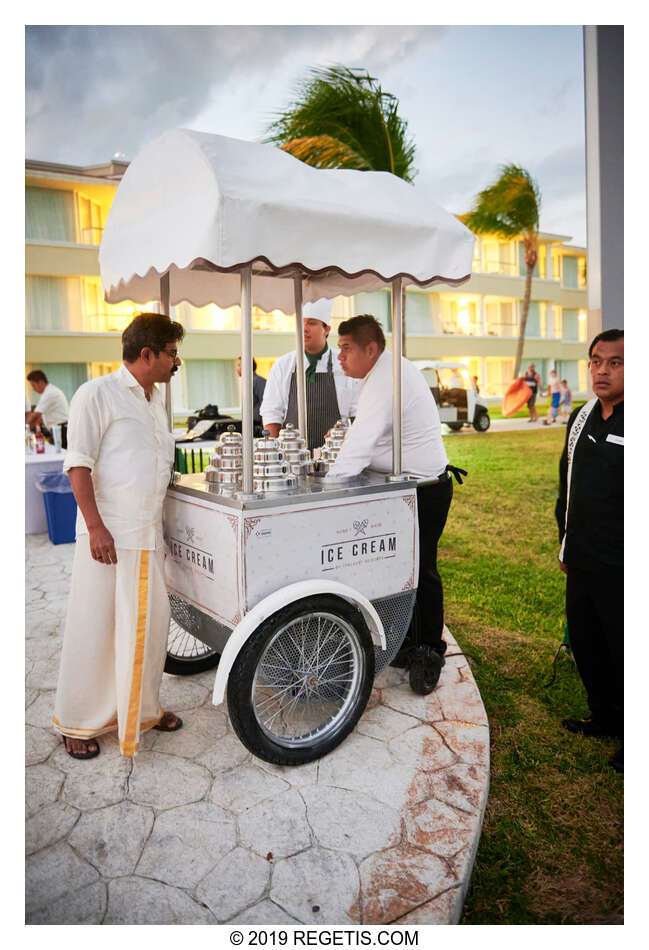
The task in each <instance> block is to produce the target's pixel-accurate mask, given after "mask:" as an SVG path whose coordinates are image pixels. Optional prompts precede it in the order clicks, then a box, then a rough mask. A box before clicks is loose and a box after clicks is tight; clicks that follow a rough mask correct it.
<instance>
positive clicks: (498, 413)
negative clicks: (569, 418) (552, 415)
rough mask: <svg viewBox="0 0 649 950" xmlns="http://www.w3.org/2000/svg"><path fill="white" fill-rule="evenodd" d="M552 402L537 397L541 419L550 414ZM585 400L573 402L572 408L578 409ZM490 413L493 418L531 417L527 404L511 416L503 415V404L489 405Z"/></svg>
mask: <svg viewBox="0 0 649 950" xmlns="http://www.w3.org/2000/svg"><path fill="white" fill-rule="evenodd" d="M549 404H550V400H549V399H537V400H536V414H537V416H538V417H539V419H544V418H545V417H546V416H547V414H548V406H549ZM583 404H584V400H583V399H578V400H577V401H576V402H573V404H572V408H573V409H576V408H577V406H583ZM489 415H490V417H491V418H492V419H505V418H507V419H529V417H530V411H529V409H528V408H527V406H523V408H522V409H519V410H518V411H517V412H513V413H512V414H511V416H503V410H502V405H499V406H489Z"/></svg>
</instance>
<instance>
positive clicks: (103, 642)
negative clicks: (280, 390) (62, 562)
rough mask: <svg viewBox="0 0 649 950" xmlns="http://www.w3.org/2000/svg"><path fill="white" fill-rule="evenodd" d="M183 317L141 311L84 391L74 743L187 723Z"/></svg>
mask: <svg viewBox="0 0 649 950" xmlns="http://www.w3.org/2000/svg"><path fill="white" fill-rule="evenodd" d="M182 336H183V328H182V327H181V326H180V324H178V323H174V322H172V321H171V320H169V318H168V317H165V316H163V315H158V314H140V315H139V316H138V317H136V318H135V320H133V322H132V323H131V324H130V325H129V326H128V327H127V328H126V330H125V331H124V334H123V336H122V344H123V354H124V363H123V364H122V366H120V368H119V369H118V370H117V371H116V372H114V373H110V374H109V375H107V376H102V377H100V378H99V379H93V380H91V381H89V382H87V383H85V384H84V385H83V386H81V387H80V388H79V389H78V390H77V392H76V393H75V395H74V397H73V399H72V402H71V406H70V420H69V428H68V451H67V455H66V459H65V462H64V471H66V472H68V474H69V477H70V481H71V483H72V487H73V490H74V493H75V497H76V499H77V503H78V506H79V510H78V514H77V545H76V551H75V558H74V565H73V570H72V586H71V591H70V600H69V604H68V613H67V619H66V626H65V636H64V641H63V652H62V656H61V667H60V672H59V683H58V689H57V694H56V704H55V710H54V717H53V724H54V728H55V729H56V730H57V731H58V732H60V733H61V734H62V735H63V736H66V737H68V738H67V739H66V740H65V742H66V748H67V750H68V752H69V753H70V754H71V755H73V756H74V757H77V758H91V757H93V756H94V755H97V754H98V751H99V746H98V744H97V743H96V742H94V741H91V740H93V739H94V738H95V737H97V736H100V735H102V734H103V733H106V732H110V731H113V730H117V734H118V738H119V743H120V749H121V752H122V754H123V755H126V756H133V755H135V754H136V752H137V750H138V745H139V741H140V735H141V733H142V732H143V731H144V730H146V729H149V728H151V727H153V726H156V727H157V728H161V729H164V730H165V731H173V730H174V729H176V728H179V726H180V725H181V724H182V723H181V721H180V720H179V719H178V717H176V716H174V714H173V713H164V711H163V710H162V709H161V708H160V705H159V702H158V693H159V689H160V682H161V678H162V672H163V667H164V661H165V656H166V648H167V634H168V629H169V601H168V597H167V592H166V588H165V583H164V575H163V560H164V549H163V537H162V505H163V501H164V497H165V493H166V488H167V485H168V483H169V479H170V476H171V472H172V469H173V459H174V439H173V436H172V435H171V433H170V432H169V429H168V425H167V418H166V412H165V406H164V400H163V397H162V395H161V393H160V391H159V390H158V388H157V387H156V385H155V383H159V382H169V381H170V379H171V376H172V375H173V373H174V372H175V371H176V369H177V367H178V365H179V364H180V360H179V358H178V355H177V343H178V341H180V340H181V339H182Z"/></svg>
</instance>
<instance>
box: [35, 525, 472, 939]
mask: <svg viewBox="0 0 649 950" xmlns="http://www.w3.org/2000/svg"><path fill="white" fill-rule="evenodd" d="M73 553H74V545H73V544H67V545H57V546H54V545H52V544H51V543H50V541H49V539H48V537H47V535H32V536H28V537H27V538H26V556H27V624H26V626H27V630H26V635H27V641H26V652H27V660H26V693H25V703H26V723H27V726H26V761H27V779H26V854H27V863H26V876H27V879H26V902H27V907H26V919H27V922H28V923H32V924H38V923H42V924H57V923H60V924H84V923H85V924H90V923H94V924H99V923H105V924H140V923H141V924H168V923H178V924H194V923H195V924H216V923H224V922H227V923H229V924H235V923H241V924H259V925H263V924H298V923H302V924H341V925H342V924H350V923H353V924H359V923H364V924H432V923H442V924H444V923H456V922H457V920H458V919H459V916H460V914H461V910H462V904H463V900H464V895H465V893H466V889H467V887H468V883H469V878H470V875H471V868H472V866H473V859H474V857H475V851H476V848H477V844H478V839H479V836H480V829H481V826H482V817H483V813H484V808H485V804H486V798H487V791H488V784H489V728H488V723H487V718H486V715H485V711H484V707H483V705H482V701H481V699H480V695H479V693H478V690H477V687H476V685H475V682H474V680H473V676H472V674H471V670H470V668H469V665H468V663H467V661H466V660H465V658H464V657H462V656H449V657H448V659H447V663H446V666H445V667H444V670H443V671H442V677H441V680H440V684H439V686H438V688H437V689H436V690H435V692H434V693H433V694H432V695H430V696H428V697H422V696H417V695H415V694H414V693H412V691H411V690H410V688H409V686H408V684H407V680H406V677H405V674H404V672H403V671H402V670H396V669H391V668H389V669H388V670H386V671H385V672H384V673H383V674H381V676H379V677H378V678H377V680H376V684H375V689H374V690H373V692H372V696H371V699H370V703H369V705H368V708H367V710H366V712H365V714H364V715H363V716H362V718H361V720H360V722H359V724H358V725H357V727H356V729H355V730H354V732H353V733H352V734H351V735H350V736H349V737H348V738H347V739H346V740H345V742H343V743H342V745H341V746H339V747H338V748H337V749H336V750H335V751H334V752H333V753H331V754H330V755H328V756H326V757H325V758H323V759H321V760H320V761H319V762H314V763H311V764H310V765H306V766H301V767H297V768H288V767H280V766H273V765H269V764H268V763H265V762H261V761H259V760H257V759H255V758H254V757H253V756H251V755H250V754H249V753H248V751H247V750H246V749H245V748H244V747H243V746H242V745H241V743H240V742H239V740H238V738H237V737H236V735H235V734H234V732H233V730H232V728H231V726H230V722H229V719H228V716H227V711H226V709H225V708H224V707H216V706H213V705H212V702H211V691H212V684H213V681H214V671H211V672H207V673H202V674H199V675H198V676H194V677H187V678H182V677H175V676H169V675H167V674H165V675H164V678H163V684H162V692H161V702H162V704H163V705H164V706H165V707H166V708H169V709H173V710H174V711H175V712H178V713H179V714H180V715H182V717H183V719H184V722H185V726H184V728H183V729H182V730H181V731H180V732H179V733H176V734H173V733H171V734H164V733H159V732H156V731H150V732H148V733H146V734H145V735H144V736H143V741H142V745H141V750H142V751H141V752H140V753H139V755H138V756H137V757H136V758H135V760H130V759H124V758H122V757H121V756H120V754H119V747H118V744H117V741H116V738H115V736H114V735H108V736H103V737H102V738H101V739H100V745H101V755H100V756H99V757H98V758H97V759H95V760H92V761H90V762H79V761H75V760H73V759H71V758H70V757H69V756H68V755H67V754H66V752H65V750H64V748H63V744H62V742H61V739H60V737H59V736H58V735H57V734H56V733H55V732H54V731H53V730H52V729H51V727H50V719H51V715H52V710H53V704H54V690H55V688H56V682H57V674H58V664H59V656H60V651H61V642H62V640H61V638H62V633H63V621H64V616H65V607H66V602H67V592H68V588H69V582H70V572H71V566H72V556H73ZM446 636H447V640H448V643H449V650H448V653H449V654H453V653H457V652H458V649H459V648H458V647H457V644H456V643H455V641H454V640H453V638H452V637H451V636H450V634H447V635H446Z"/></svg>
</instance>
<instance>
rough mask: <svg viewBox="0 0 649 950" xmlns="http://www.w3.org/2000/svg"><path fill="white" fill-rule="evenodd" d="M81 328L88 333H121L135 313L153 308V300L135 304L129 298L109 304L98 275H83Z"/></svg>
mask: <svg viewBox="0 0 649 950" xmlns="http://www.w3.org/2000/svg"><path fill="white" fill-rule="evenodd" d="M81 284H82V290H83V297H82V299H83V329H84V330H86V331H87V332H90V333H122V331H123V330H125V329H126V327H127V326H128V325H129V323H130V322H131V320H132V319H133V317H134V316H135V314H136V313H140V312H142V313H146V312H147V311H151V310H152V309H153V301H149V303H146V304H143V305H142V306H137V305H136V304H134V303H133V302H132V301H130V300H125V301H123V302H122V303H117V304H110V303H106V301H105V300H104V292H103V290H102V287H101V281H100V279H99V277H83V278H82V279H81Z"/></svg>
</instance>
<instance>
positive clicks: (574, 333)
mask: <svg viewBox="0 0 649 950" xmlns="http://www.w3.org/2000/svg"><path fill="white" fill-rule="evenodd" d="M561 324H562V326H561V338H562V339H563V340H569V341H570V342H571V343H576V342H577V341H578V339H579V312H578V311H577V310H568V309H567V308H566V309H564V311H563V313H562V315H561Z"/></svg>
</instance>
